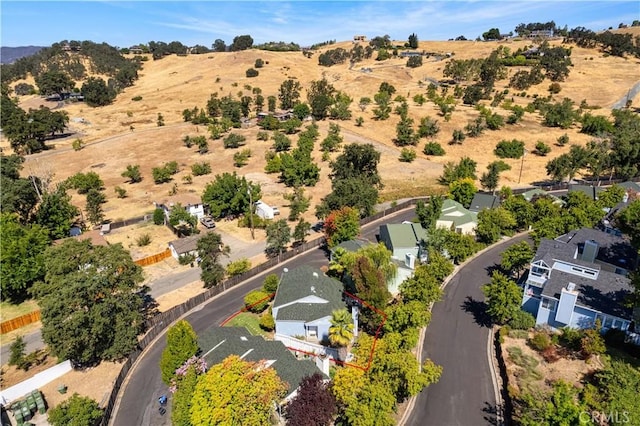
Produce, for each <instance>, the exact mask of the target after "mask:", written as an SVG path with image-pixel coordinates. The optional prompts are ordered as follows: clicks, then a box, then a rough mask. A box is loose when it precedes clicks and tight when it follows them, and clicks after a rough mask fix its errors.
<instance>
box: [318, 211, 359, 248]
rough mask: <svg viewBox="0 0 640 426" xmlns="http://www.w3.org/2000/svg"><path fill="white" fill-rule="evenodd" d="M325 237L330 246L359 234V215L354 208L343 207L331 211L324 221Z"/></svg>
mask: <svg viewBox="0 0 640 426" xmlns="http://www.w3.org/2000/svg"><path fill="white" fill-rule="evenodd" d="M324 232H325V238H326V239H327V245H328V246H329V247H330V248H331V247H334V246H337V245H338V244H340V243H341V242H343V241H348V240H351V239H353V238H355V237H356V236H357V235H358V234H360V215H359V214H358V211H357V210H356V209H353V208H351V207H343V208H341V209H340V210H334V211H332V212H331V213H330V214H329V215H328V216H327V218H326V220H325V221H324Z"/></svg>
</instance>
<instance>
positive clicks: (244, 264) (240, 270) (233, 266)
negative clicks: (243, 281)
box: [227, 257, 251, 277]
mask: <svg viewBox="0 0 640 426" xmlns="http://www.w3.org/2000/svg"><path fill="white" fill-rule="evenodd" d="M249 269H251V261H249V259H247V258H246V257H243V258H242V259H238V260H236V261H234V262H230V263H229V264H228V265H227V275H228V276H230V277H235V276H236V275H240V274H244V273H245V272H247V271H248V270H249Z"/></svg>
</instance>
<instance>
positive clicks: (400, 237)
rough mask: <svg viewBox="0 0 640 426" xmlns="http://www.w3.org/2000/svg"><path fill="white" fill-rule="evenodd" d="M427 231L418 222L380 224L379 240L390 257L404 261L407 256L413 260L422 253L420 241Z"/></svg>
mask: <svg viewBox="0 0 640 426" xmlns="http://www.w3.org/2000/svg"><path fill="white" fill-rule="evenodd" d="M426 240H427V232H426V231H425V229H424V228H423V227H422V225H420V224H419V223H413V222H406V223H388V224H386V225H382V226H380V242H381V243H384V245H385V246H386V247H387V248H388V249H389V250H390V251H391V257H392V258H394V259H396V260H399V261H401V262H405V261H406V260H407V256H409V258H411V257H413V260H414V261H415V259H419V258H420V257H421V256H422V255H423V249H422V242H423V241H426Z"/></svg>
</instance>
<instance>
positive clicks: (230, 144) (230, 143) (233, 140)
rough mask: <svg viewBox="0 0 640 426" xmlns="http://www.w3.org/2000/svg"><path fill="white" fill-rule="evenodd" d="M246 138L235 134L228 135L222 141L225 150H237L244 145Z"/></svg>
mask: <svg viewBox="0 0 640 426" xmlns="http://www.w3.org/2000/svg"><path fill="white" fill-rule="evenodd" d="M246 140H247V138H245V137H244V136H242V135H239V134H237V133H229V135H228V136H227V137H226V138H224V139H223V141H222V142H223V144H224V147H225V148H239V147H240V146H241V145H244V144H245V143H246Z"/></svg>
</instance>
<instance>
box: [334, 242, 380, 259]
mask: <svg viewBox="0 0 640 426" xmlns="http://www.w3.org/2000/svg"><path fill="white" fill-rule="evenodd" d="M371 244H372V242H371V241H369V240H365V239H363V238H355V239H353V240H347V241H343V242H341V243H340V244H338V245H337V246H335V247H333V248H332V249H331V253H330V254H329V260H333V255H334V253H335V252H336V250H338V249H342V250H344V251H346V252H348V253H355V252H357V251H358V250H360V249H361V248H364V247H366V246H368V245H371Z"/></svg>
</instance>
